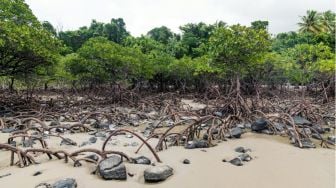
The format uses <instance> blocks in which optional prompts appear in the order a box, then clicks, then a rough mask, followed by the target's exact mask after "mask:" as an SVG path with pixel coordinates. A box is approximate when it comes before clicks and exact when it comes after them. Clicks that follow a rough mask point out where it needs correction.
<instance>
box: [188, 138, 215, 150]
mask: <svg viewBox="0 0 336 188" xmlns="http://www.w3.org/2000/svg"><path fill="white" fill-rule="evenodd" d="M208 147H209V144H208V142H207V141H206V140H194V141H189V142H188V143H187V145H186V146H185V148H186V149H195V148H208Z"/></svg>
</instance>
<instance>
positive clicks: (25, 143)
mask: <svg viewBox="0 0 336 188" xmlns="http://www.w3.org/2000/svg"><path fill="white" fill-rule="evenodd" d="M34 144H35V142H34V141H33V140H32V139H28V140H24V141H22V146H23V147H25V148H28V147H32V146H33V145H34Z"/></svg>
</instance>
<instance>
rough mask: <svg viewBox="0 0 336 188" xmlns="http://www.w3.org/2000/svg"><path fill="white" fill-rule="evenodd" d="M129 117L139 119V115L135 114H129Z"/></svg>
mask: <svg viewBox="0 0 336 188" xmlns="http://www.w3.org/2000/svg"><path fill="white" fill-rule="evenodd" d="M129 118H130V119H132V120H139V119H140V117H139V116H138V115H137V114H130V115H129Z"/></svg>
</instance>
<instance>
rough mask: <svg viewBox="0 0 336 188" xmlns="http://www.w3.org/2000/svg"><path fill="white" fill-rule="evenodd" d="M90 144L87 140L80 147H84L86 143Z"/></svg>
mask: <svg viewBox="0 0 336 188" xmlns="http://www.w3.org/2000/svg"><path fill="white" fill-rule="evenodd" d="M89 144H90V142H88V141H85V142H83V143H82V144H81V145H80V146H79V147H83V146H86V145H89Z"/></svg>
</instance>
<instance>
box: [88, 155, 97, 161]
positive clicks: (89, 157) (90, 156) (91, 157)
mask: <svg viewBox="0 0 336 188" xmlns="http://www.w3.org/2000/svg"><path fill="white" fill-rule="evenodd" d="M85 158H87V159H91V160H94V161H98V160H99V157H98V155H96V154H92V155H88V156H86V157H85Z"/></svg>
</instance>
